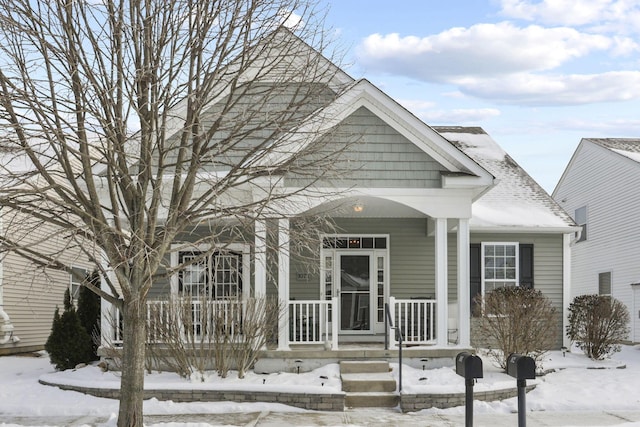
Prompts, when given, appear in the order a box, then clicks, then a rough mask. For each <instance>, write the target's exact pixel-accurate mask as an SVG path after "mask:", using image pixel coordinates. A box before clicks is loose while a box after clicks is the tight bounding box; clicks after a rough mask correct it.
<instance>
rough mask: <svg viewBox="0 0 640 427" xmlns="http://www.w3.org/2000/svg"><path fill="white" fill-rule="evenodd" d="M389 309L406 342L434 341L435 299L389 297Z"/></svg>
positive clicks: (430, 342) (429, 342)
mask: <svg viewBox="0 0 640 427" xmlns="http://www.w3.org/2000/svg"><path fill="white" fill-rule="evenodd" d="M389 309H390V311H391V313H390V314H391V318H392V319H393V321H394V322H395V324H396V326H397V327H398V328H400V331H401V333H402V336H403V338H404V342H405V343H406V344H433V343H435V342H436V300H433V299H396V298H394V297H390V298H389Z"/></svg>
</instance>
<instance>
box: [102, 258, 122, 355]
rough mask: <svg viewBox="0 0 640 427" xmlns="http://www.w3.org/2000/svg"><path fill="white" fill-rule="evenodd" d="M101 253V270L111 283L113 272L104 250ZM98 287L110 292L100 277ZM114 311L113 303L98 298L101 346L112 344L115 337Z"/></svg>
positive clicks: (115, 319)
mask: <svg viewBox="0 0 640 427" xmlns="http://www.w3.org/2000/svg"><path fill="white" fill-rule="evenodd" d="M101 255H102V256H101V258H102V259H101V260H100V262H101V264H102V271H106V274H107V275H108V276H109V277H108V278H109V280H111V282H112V283H115V280H116V277H115V273H114V272H113V270H112V269H111V268H110V267H109V262H108V260H107V255H106V254H105V253H104V252H102V253H101ZM100 289H102V290H103V291H105V292H107V293H109V294H110V293H111V289H110V288H109V285H107V283H106V280H105V279H104V278H101V279H100ZM116 312H117V311H116V307H115V306H114V305H113V304H111V303H110V302H108V301H107V300H106V299H104V298H100V331H101V337H100V345H101V346H103V347H105V346H110V345H112V344H113V339H114V337H115V329H114V327H117V325H118V319H117V318H116ZM120 339H122V337H120Z"/></svg>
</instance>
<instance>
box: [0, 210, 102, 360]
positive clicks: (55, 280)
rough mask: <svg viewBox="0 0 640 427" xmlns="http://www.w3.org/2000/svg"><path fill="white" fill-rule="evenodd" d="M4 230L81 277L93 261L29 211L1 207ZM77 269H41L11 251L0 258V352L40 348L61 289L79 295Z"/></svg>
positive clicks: (26, 350) (12, 238) (45, 337)
mask: <svg viewBox="0 0 640 427" xmlns="http://www.w3.org/2000/svg"><path fill="white" fill-rule="evenodd" d="M0 218H1V219H0V222H1V223H2V233H3V235H4V236H5V237H6V238H8V239H10V240H13V241H16V242H19V243H20V244H22V245H25V247H30V248H33V249H37V250H39V251H42V252H43V253H45V254H49V255H51V256H52V257H54V256H55V258H56V259H57V260H59V261H61V262H65V263H67V264H68V265H70V266H72V269H73V270H75V271H76V272H77V274H78V277H82V276H84V275H86V274H87V273H90V272H91V270H92V267H91V266H90V264H89V263H88V261H87V258H86V256H84V255H83V253H82V251H80V250H79V249H78V248H77V247H71V246H70V245H69V244H68V241H66V240H65V239H64V238H62V237H61V234H60V233H59V232H58V231H56V230H54V229H53V228H51V227H48V226H47V225H43V224H42V223H41V222H40V221H36V220H33V218H30V217H29V216H28V215H27V214H24V213H21V212H19V211H16V210H11V209H8V208H5V209H3V210H2V214H1V215H0ZM74 277H76V276H75V275H73V276H72V275H71V274H69V273H67V272H64V271H60V270H55V269H43V268H41V267H37V266H36V265H34V264H33V263H32V262H31V261H30V260H29V259H28V258H27V257H24V256H20V255H19V254H17V253H16V252H14V251H7V252H4V251H3V252H2V253H1V259H0V355H5V354H13V353H24V352H31V351H37V350H42V349H43V348H44V345H45V343H46V341H47V338H48V337H49V334H50V332H51V323H52V321H53V313H54V312H55V309H56V306H58V307H60V310H62V309H63V295H64V292H65V290H67V289H69V290H70V291H71V292H72V295H73V297H74V298H77V292H78V289H79V283H78V280H77V279H74Z"/></svg>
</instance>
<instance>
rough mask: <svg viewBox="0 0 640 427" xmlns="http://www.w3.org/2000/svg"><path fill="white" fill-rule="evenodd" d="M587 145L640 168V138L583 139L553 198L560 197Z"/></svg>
mask: <svg viewBox="0 0 640 427" xmlns="http://www.w3.org/2000/svg"><path fill="white" fill-rule="evenodd" d="M586 144H591V145H594V146H596V147H599V148H601V149H602V150H601V152H602V154H603V155H607V154H608V155H611V156H613V158H616V159H619V160H621V161H628V162H631V164H634V165H639V166H640V139H639V138H582V139H581V140H580V143H579V144H578V146H577V147H576V149H575V151H574V152H573V154H572V155H571V159H569V163H567V166H566V167H565V168H564V171H563V172H562V175H561V176H560V179H559V180H558V183H557V184H556V187H555V188H554V190H553V193H552V194H553V197H557V196H558V192H559V191H560V189H561V188H562V186H563V184H564V182H565V180H566V178H567V175H568V173H569V172H570V171H571V170H572V169H573V167H574V165H575V163H576V162H577V161H579V158H580V153H581V152H582V150H583V147H584V146H585V145H586Z"/></svg>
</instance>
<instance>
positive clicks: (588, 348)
mask: <svg viewBox="0 0 640 427" xmlns="http://www.w3.org/2000/svg"><path fill="white" fill-rule="evenodd" d="M628 325H629V311H628V310H627V307H626V306H625V305H624V304H623V303H621V302H620V301H618V300H617V299H615V298H612V297H610V296H604V295H579V296H577V297H575V298H574V299H573V302H572V303H571V305H570V306H569V325H568V326H567V336H568V337H569V338H570V339H571V340H572V341H574V342H575V343H576V345H577V346H578V347H579V348H581V349H582V351H584V354H586V355H587V357H589V358H591V359H595V360H600V359H603V358H605V357H606V356H608V355H610V354H613V353H615V352H618V351H620V342H621V341H623V340H624V339H626V338H627V334H628V333H629V326H628Z"/></svg>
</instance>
